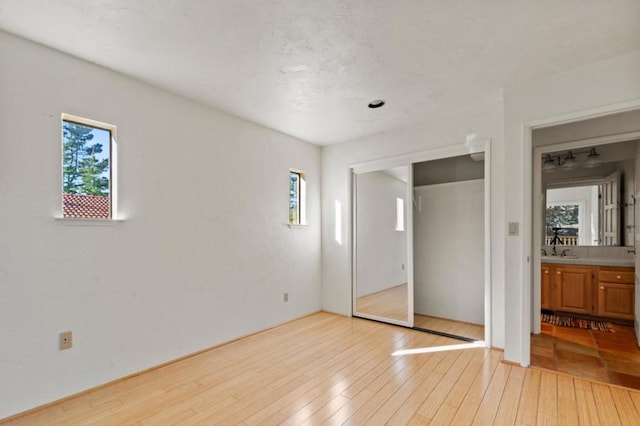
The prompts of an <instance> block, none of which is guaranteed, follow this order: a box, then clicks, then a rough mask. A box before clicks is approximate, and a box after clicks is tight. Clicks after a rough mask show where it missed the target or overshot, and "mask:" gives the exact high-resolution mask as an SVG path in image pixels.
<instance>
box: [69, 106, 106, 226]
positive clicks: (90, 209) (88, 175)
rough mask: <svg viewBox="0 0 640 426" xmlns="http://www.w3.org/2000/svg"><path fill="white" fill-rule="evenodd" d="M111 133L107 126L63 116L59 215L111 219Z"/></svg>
mask: <svg viewBox="0 0 640 426" xmlns="http://www.w3.org/2000/svg"><path fill="white" fill-rule="evenodd" d="M114 132H115V127H114V126H111V125H97V123H96V122H93V121H91V120H84V119H79V118H77V117H74V119H73V120H72V119H69V118H68V117H66V116H63V120H62V213H63V217H66V218H87V219H111V218H112V216H113V215H112V212H113V200H112V195H113V194H112V193H113V189H112V188H113V182H112V180H113V179H112V173H113V172H112V170H113V164H112V154H113V140H114V136H115V135H114Z"/></svg>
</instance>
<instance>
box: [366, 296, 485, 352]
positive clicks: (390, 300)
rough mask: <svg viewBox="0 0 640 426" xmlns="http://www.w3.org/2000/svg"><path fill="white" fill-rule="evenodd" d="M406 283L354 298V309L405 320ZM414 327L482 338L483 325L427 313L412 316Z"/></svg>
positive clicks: (477, 338)
mask: <svg viewBox="0 0 640 426" xmlns="http://www.w3.org/2000/svg"><path fill="white" fill-rule="evenodd" d="M407 287H408V286H407V284H400V285H397V286H394V287H391V288H388V289H385V290H381V291H378V292H375V293H371V294H368V295H366V296H362V297H359V298H358V299H356V311H357V312H362V313H366V314H369V315H376V316H379V317H384V318H391V319H395V320H400V321H407V311H408V309H407V301H408V299H407ZM413 322H414V325H415V326H416V327H420V328H426V329H429V330H435V331H440V332H443V333H449V334H454V335H456V336H463V337H469V338H472V339H476V340H484V326H483V325H480V324H471V323H468V322H462V321H455V320H449V319H446V318H438V317H433V316H428V315H420V314H416V315H414V317H413Z"/></svg>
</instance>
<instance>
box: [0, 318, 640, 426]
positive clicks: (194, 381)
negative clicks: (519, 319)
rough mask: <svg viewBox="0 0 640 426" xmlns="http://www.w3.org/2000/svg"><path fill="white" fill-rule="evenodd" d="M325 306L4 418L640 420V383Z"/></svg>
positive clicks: (60, 421)
mask: <svg viewBox="0 0 640 426" xmlns="http://www.w3.org/2000/svg"><path fill="white" fill-rule="evenodd" d="M456 344H461V342H459V341H456V340H451V339H448V338H445V337H441V336H436V335H432V334H427V333H423V332H420V331H416V330H411V329H406V328H402V327H396V326H391V325H386V324H380V323H376V322H373V321H367V320H362V319H357V318H347V317H342V316H338V315H334V314H328V313H318V314H314V315H310V316H307V317H304V318H301V319H299V320H296V321H292V322H290V323H287V324H284V325H282V326H279V327H276V328H273V329H270V330H268V331H265V332H262V333H259V334H256V335H253V336H250V337H247V338H244V339H241V340H238V341H235V342H232V343H230V344H227V345H224V346H220V347H218V348H215V349H212V350H209V351H206V352H204V353H201V354H199V355H197V356H194V357H191V358H188V359H185V360H182V361H179V362H176V363H173V364H170V365H168V366H165V367H163V368H159V369H156V370H153V371H151V372H148V373H145V374H142V375H139V376H137V377H133V378H130V379H127V380H124V381H120V382H117V383H114V384H112V385H109V386H106V387H104V388H101V389H98V390H95V391H92V392H89V393H86V394H83V395H81V396H79V397H76V398H71V399H68V400H66V401H63V402H61V403H58V404H55V405H52V406H49V407H48V408H46V409H43V410H40V411H36V412H33V413H31V414H29V415H27V416H24V417H21V418H16V419H14V420H13V421H11V422H8V423H2V422H1V421H0V424H3V425H4V424H24V425H31V424H36V425H40V424H42V425H75V424H82V425H84V424H105V425H116V424H117V425H120V424H181V425H190V424H204V425H209V424H225V425H227V424H260V425H269V424H291V425H299V424H331V425H337V424H349V425H362V424H366V425H377V424H391V425H403V424H427V423H428V424H436V425H438V424H439V425H451V424H458V425H466V424H476V425H488V424H500V425H502V424H519V425H535V424H559V425H572V424H576V425H577V424H640V416H639V414H638V413H639V412H638V409H640V393H638V392H636V391H633V390H629V389H624V388H621V387H616V386H612V385H607V384H602V383H597V382H593V381H589V380H585V379H579V378H574V377H571V376H569V375H566V374H561V373H556V372H553V371H547V370H541V369H536V368H529V369H525V368H522V367H519V366H514V365H509V364H506V363H502V362H500V361H501V359H502V352H501V351H499V350H495V349H494V350H490V349H485V348H473V349H464V350H447V351H439V352H429V353H420V354H414V355H394V353H395V352H396V351H398V350H403V349H417V348H423V349H425V348H435V347H438V346H442V345H456Z"/></svg>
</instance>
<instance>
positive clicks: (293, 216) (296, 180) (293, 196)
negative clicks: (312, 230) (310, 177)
mask: <svg viewBox="0 0 640 426" xmlns="http://www.w3.org/2000/svg"><path fill="white" fill-rule="evenodd" d="M305 197H306V180H305V176H304V172H303V171H300V170H289V225H306V224H307V215H306V205H305Z"/></svg>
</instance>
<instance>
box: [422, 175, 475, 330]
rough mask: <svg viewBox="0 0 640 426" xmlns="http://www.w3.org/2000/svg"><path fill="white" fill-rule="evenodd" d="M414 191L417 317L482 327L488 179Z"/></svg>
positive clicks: (426, 187)
mask: <svg viewBox="0 0 640 426" xmlns="http://www.w3.org/2000/svg"><path fill="white" fill-rule="evenodd" d="M414 191H415V193H416V198H417V200H418V206H419V210H414V212H413V223H414V228H413V234H414V236H413V247H414V254H413V257H414V259H415V263H414V266H413V270H414V277H415V279H414V294H415V299H414V307H415V313H417V314H424V315H431V316H436V317H441V318H449V319H454V320H458V321H466V322H472V323H476V324H484V290H485V288H484V209H483V208H482V206H483V205H484V180H483V179H480V180H472V181H464V182H451V183H444V184H439V185H428V186H420V187H416V188H414Z"/></svg>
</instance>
